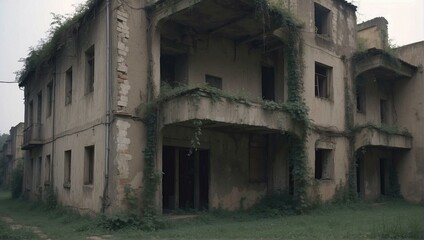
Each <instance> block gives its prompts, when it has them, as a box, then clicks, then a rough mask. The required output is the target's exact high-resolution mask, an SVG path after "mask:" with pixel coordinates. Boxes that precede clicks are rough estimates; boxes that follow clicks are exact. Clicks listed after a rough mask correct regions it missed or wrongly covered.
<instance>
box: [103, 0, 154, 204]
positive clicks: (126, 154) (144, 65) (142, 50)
mask: <svg viewBox="0 0 424 240" xmlns="http://www.w3.org/2000/svg"><path fill="white" fill-rule="evenodd" d="M112 3H113V4H112V9H113V11H112V16H111V29H112V33H111V35H112V36H111V58H112V64H111V79H112V80H111V81H112V98H111V99H112V112H113V113H114V114H113V116H112V123H111V140H110V143H111V146H110V147H111V157H110V165H109V166H110V167H109V169H110V173H109V174H110V182H109V194H108V195H109V198H110V204H111V206H110V207H109V208H108V209H107V211H109V212H119V211H124V210H126V209H127V207H128V205H127V202H126V200H125V193H124V187H125V185H127V184H129V185H130V186H131V187H132V188H133V189H134V190H136V194H140V193H141V186H142V172H143V150H144V147H145V132H144V129H145V128H144V124H143V123H142V122H141V121H140V117H143V116H141V115H140V113H139V112H138V109H140V107H141V106H143V104H146V102H147V92H148V90H147V89H148V88H147V83H148V79H149V76H148V63H149V60H148V47H147V35H148V25H147V19H146V15H145V11H144V10H143V7H144V4H145V1H136V0H133V1H119V0H118V1H113V2H112ZM139 196H140V195H139Z"/></svg>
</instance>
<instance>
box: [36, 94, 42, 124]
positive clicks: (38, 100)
mask: <svg viewBox="0 0 424 240" xmlns="http://www.w3.org/2000/svg"><path fill="white" fill-rule="evenodd" d="M42 111H43V95H42V93H41V91H40V92H39V93H38V95H37V123H41V112H42Z"/></svg>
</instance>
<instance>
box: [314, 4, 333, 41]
mask: <svg viewBox="0 0 424 240" xmlns="http://www.w3.org/2000/svg"><path fill="white" fill-rule="evenodd" d="M314 8H315V11H314V14H315V33H316V34H319V35H327V36H329V35H330V25H331V24H330V16H331V12H330V10H329V9H327V8H325V7H323V6H321V5H319V4H317V3H314Z"/></svg>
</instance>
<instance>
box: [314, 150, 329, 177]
mask: <svg viewBox="0 0 424 240" xmlns="http://www.w3.org/2000/svg"><path fill="white" fill-rule="evenodd" d="M333 151H334V150H333V149H321V148H317V149H315V179H318V180H329V179H332V178H333V169H334V167H333V158H334V154H333Z"/></svg>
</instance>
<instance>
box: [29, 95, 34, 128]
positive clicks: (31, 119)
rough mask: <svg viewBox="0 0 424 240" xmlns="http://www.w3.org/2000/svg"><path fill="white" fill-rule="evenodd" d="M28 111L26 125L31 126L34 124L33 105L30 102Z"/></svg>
mask: <svg viewBox="0 0 424 240" xmlns="http://www.w3.org/2000/svg"><path fill="white" fill-rule="evenodd" d="M28 108H29V110H28V123H29V125H32V124H33V123H34V104H33V102H32V100H31V101H30V102H29V107H28Z"/></svg>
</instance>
